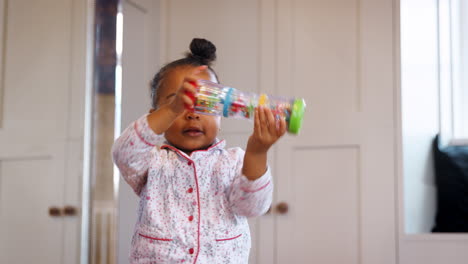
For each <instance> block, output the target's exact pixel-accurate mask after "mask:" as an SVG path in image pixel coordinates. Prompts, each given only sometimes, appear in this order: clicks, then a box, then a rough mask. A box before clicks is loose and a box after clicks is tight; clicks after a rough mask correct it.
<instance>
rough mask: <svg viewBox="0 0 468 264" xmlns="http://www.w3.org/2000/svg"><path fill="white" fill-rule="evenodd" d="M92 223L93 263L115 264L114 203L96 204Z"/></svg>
mask: <svg viewBox="0 0 468 264" xmlns="http://www.w3.org/2000/svg"><path fill="white" fill-rule="evenodd" d="M91 222H92V233H91V234H92V236H91V237H92V239H91V257H90V259H91V263H92V264H115V263H116V261H115V248H116V241H115V230H116V223H115V209H114V206H113V205H112V203H107V202H106V203H102V202H101V203H100V202H95V204H94V207H93V214H92V221H91Z"/></svg>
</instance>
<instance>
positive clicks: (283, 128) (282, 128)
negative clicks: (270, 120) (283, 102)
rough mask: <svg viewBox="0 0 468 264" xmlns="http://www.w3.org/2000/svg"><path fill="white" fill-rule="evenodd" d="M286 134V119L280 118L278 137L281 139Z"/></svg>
mask: <svg viewBox="0 0 468 264" xmlns="http://www.w3.org/2000/svg"><path fill="white" fill-rule="evenodd" d="M284 133H286V119H285V118H284V117H281V118H280V122H279V128H278V137H281V136H282V135H284Z"/></svg>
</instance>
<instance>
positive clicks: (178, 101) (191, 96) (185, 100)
mask: <svg viewBox="0 0 468 264" xmlns="http://www.w3.org/2000/svg"><path fill="white" fill-rule="evenodd" d="M207 68H208V67H207V66H199V67H196V68H194V69H193V70H192V71H190V72H189V74H188V75H187V76H185V77H184V80H183V81H182V85H181V87H180V88H179V89H178V90H177V93H176V95H175V96H174V99H173V100H172V102H171V103H170V104H169V107H170V109H171V110H172V111H173V112H174V113H176V114H182V113H183V112H184V110H186V109H189V110H191V109H193V106H194V103H195V98H196V96H197V89H196V87H197V86H198V82H197V79H198V78H197V77H196V75H197V74H199V73H200V72H202V71H205V70H206V69H207Z"/></svg>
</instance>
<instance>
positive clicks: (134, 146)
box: [112, 115, 273, 264]
mask: <svg viewBox="0 0 468 264" xmlns="http://www.w3.org/2000/svg"><path fill="white" fill-rule="evenodd" d="M163 141H164V136H163V135H157V134H155V133H154V132H153V131H152V130H151V129H150V128H149V126H148V121H147V115H145V116H143V117H141V118H139V119H138V120H137V121H135V122H134V123H133V124H131V125H130V126H129V127H128V128H127V129H125V131H124V132H123V133H122V135H121V136H120V137H119V138H118V139H117V140H116V142H115V143H114V146H113V150H112V152H113V158H114V162H115V164H116V165H117V167H118V168H119V170H120V172H121V174H122V176H123V178H124V179H125V181H126V182H127V183H128V184H129V185H130V186H131V187H132V188H133V190H134V191H135V193H136V194H137V195H139V197H140V203H139V210H138V220H137V223H136V226H135V232H134V236H133V239H132V249H131V253H130V262H131V263H152V264H153V263H158V264H163V263H198V264H221V263H223V264H246V263H248V256H249V251H250V246H251V242H250V231H249V227H248V222H247V217H253V216H259V215H262V214H264V213H265V212H266V211H267V210H268V208H269V207H270V205H271V201H272V192H273V184H272V180H271V174H270V170H269V169H267V171H266V172H265V174H264V175H263V176H261V177H260V178H258V179H256V180H255V181H250V180H248V179H247V178H246V177H245V176H243V175H242V164H243V158H244V151H243V150H242V149H241V148H229V149H225V148H224V147H225V142H224V141H219V140H217V141H216V142H215V144H213V145H212V146H211V147H210V148H208V149H206V150H199V151H194V152H192V154H191V155H187V154H185V153H184V152H182V151H180V150H178V149H177V148H175V147H173V146H171V145H169V144H167V143H166V144H165V143H163Z"/></svg>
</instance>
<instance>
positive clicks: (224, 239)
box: [216, 234, 242, 241]
mask: <svg viewBox="0 0 468 264" xmlns="http://www.w3.org/2000/svg"><path fill="white" fill-rule="evenodd" d="M240 236H242V234H240V235H238V236H235V237H231V238H223V239H216V241H226V240H233V239H236V238H239V237H240Z"/></svg>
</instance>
